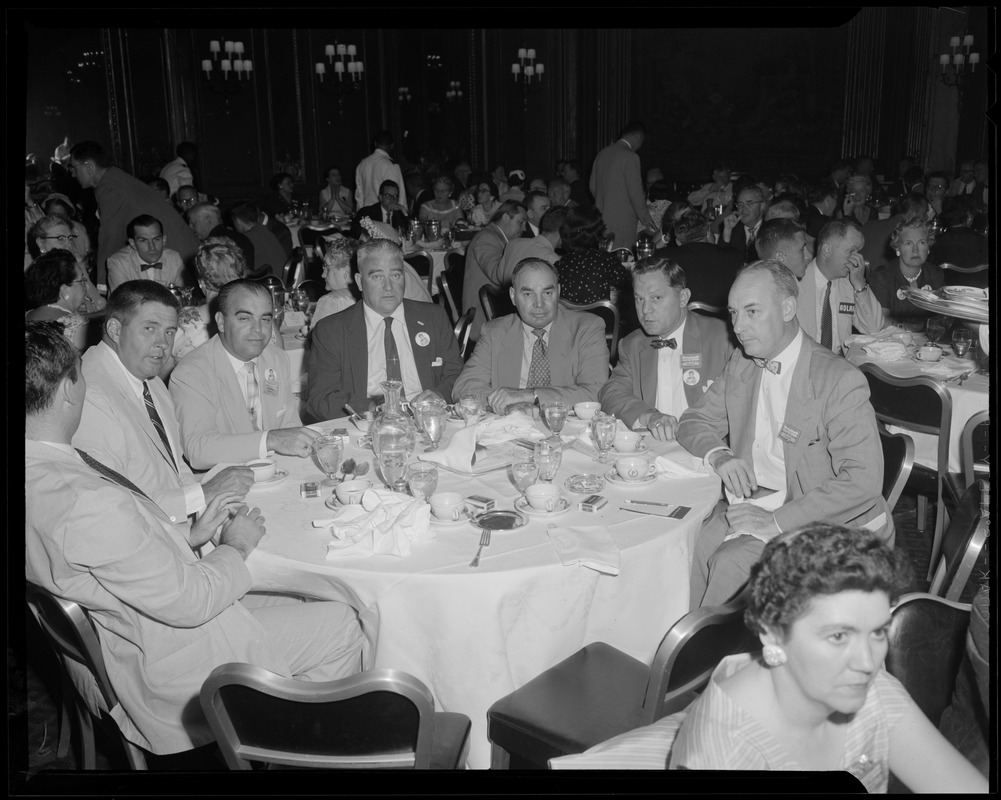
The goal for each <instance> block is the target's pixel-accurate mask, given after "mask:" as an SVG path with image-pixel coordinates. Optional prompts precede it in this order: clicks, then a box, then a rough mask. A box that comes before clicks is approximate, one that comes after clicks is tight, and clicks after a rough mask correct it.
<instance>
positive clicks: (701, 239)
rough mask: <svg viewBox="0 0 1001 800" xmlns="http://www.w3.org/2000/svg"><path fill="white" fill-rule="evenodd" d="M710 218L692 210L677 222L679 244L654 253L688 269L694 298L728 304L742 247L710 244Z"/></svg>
mask: <svg viewBox="0 0 1001 800" xmlns="http://www.w3.org/2000/svg"><path fill="white" fill-rule="evenodd" d="M708 233H709V220H707V219H706V217H705V215H704V214H703V213H702V212H701V211H690V212H688V213H687V214H685V215H684V216H683V217H682V218H681V219H679V220H678V222H677V223H676V224H675V226H674V236H675V239H676V240H677V242H678V245H677V246H676V247H662V248H660V249H658V250H657V252H656V253H655V255H656V256H657V257H658V258H669V259H670V260H671V261H674V262H676V263H677V264H679V265H680V266H681V268H682V269H683V270H684V271H685V280H686V286H687V287H688V291H689V292H690V294H691V299H692V300H697V301H699V302H700V303H708V304H709V305H711V306H718V307H720V308H726V298H727V294H728V293H729V291H730V285H731V284H732V283H733V279H734V277H735V276H736V275H737V270H738V269H740V266H741V264H743V263H744V261H743V256H742V255H741V253H740V251H738V250H734V249H730V248H721V247H717V246H716V245H713V244H709V241H708Z"/></svg>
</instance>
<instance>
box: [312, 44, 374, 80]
mask: <svg viewBox="0 0 1001 800" xmlns="http://www.w3.org/2000/svg"><path fill="white" fill-rule="evenodd" d="M323 55H324V56H325V57H326V59H327V64H330V65H331V66H332V67H333V73H334V74H335V75H336V76H337V82H338V83H343V82H344V75H345V74H347V75H348V77H349V79H350V82H351V83H355V84H357V83H360V82H361V78H362V74H363V73H364V72H365V62H364V61H362V60H361V59H360V58H359V59H356V58H355V56H356V55H358V48H357V47H355V46H354V45H353V44H341V43H340V42H335V43H334V44H328V45H325V46H324V48H323ZM335 58H336V59H337V60H336V61H335V60H334V59H335ZM345 58H346V59H347V61H345V60H344V59H345ZM327 64H324V63H323V62H322V61H317V62H316V67H315V71H316V77H318V78H319V79H320V83H321V84H322V83H323V76H324V75H326V74H327Z"/></svg>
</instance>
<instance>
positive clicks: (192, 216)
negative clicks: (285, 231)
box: [188, 203, 284, 267]
mask: <svg viewBox="0 0 1001 800" xmlns="http://www.w3.org/2000/svg"><path fill="white" fill-rule="evenodd" d="M188 226H189V227H190V228H191V230H192V231H194V233H195V236H197V237H198V241H200V242H204V241H205V240H206V239H210V238H214V237H220V236H221V237H224V238H226V239H229V240H230V241H232V242H233V244H235V245H236V246H237V247H239V248H240V250H241V251H242V252H243V260H244V261H246V262H247V266H248V267H250V266H251V265H253V264H254V255H255V254H254V243H253V242H251V241H250V239H248V238H247V237H246V236H244V235H243V234H242V233H240V232H239V231H235V230H233V229H232V228H229V227H227V226H226V225H224V224H223V221H222V212H221V211H220V210H219V206H217V205H213V204H212V203H195V204H194V205H193V206H191V208H189V209H188ZM283 266H284V265H283Z"/></svg>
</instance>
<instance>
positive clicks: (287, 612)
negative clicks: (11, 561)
mask: <svg viewBox="0 0 1001 800" xmlns="http://www.w3.org/2000/svg"><path fill="white" fill-rule="evenodd" d="M25 356H26V359H25V367H26V370H25V378H26V380H25V443H24V444H25V504H26V517H25V576H26V578H27V579H28V580H29V581H31V582H33V583H35V584H37V585H38V586H41V587H42V588H43V589H45V590H47V591H49V592H50V593H52V594H54V595H55V596H56V597H60V598H64V599H67V600H71V601H73V602H75V603H78V604H80V605H81V606H82V607H83V608H84V610H85V611H86V612H87V613H88V615H89V616H90V618H91V620H93V622H94V623H95V627H96V628H97V633H98V639H99V640H100V645H101V651H102V654H103V656H104V661H105V664H106V665H107V668H108V677H109V679H110V680H111V684H112V686H113V687H114V689H115V693H116V695H117V696H118V701H119V704H118V705H116V706H115V707H114V708H111V709H107V711H108V712H109V713H110V714H111V716H112V718H113V719H114V720H115V722H116V723H117V724H118V726H119V728H120V729H121V731H122V733H123V735H124V736H125V737H126V738H127V739H128V740H129V741H131V742H133V743H134V744H136V745H137V746H139V747H141V748H143V749H145V750H147V751H150V752H152V753H154V754H157V755H167V754H171V753H178V752H181V751H185V750H190V749H192V748H195V747H199V746H201V745H205V744H208V743H210V742H212V741H213V740H214V737H213V735H212V732H211V730H210V729H209V726H208V723H207V722H206V720H205V718H204V716H203V715H202V711H201V705H200V703H199V702H198V696H199V692H200V691H201V687H202V684H203V683H204V681H205V679H206V678H207V677H208V675H209V673H210V672H211V671H212V670H213V669H214V668H215V667H217V666H219V665H221V664H225V663H228V662H233V661H235V662H243V663H250V664H255V665H257V666H260V667H263V668H265V669H268V670H271V671H272V672H276V673H278V674H280V675H283V676H285V677H290V676H302V677H303V678H305V679H306V680H311V681H326V680H336V679H338V678H343V677H348V676H350V675H353V674H355V673H356V672H358V671H359V669H360V667H361V652H362V645H363V641H364V637H363V636H362V634H361V630H360V628H359V625H358V621H357V615H356V614H355V612H354V611H353V609H351V608H349V607H347V606H345V605H343V604H341V603H336V602H329V603H328V602H324V603H320V602H317V603H306V604H298V605H295V606H291V607H290V606H285V607H275V606H272V607H268V608H260V609H256V610H254V611H249V610H248V609H247V608H245V607H244V606H243V605H242V604H241V603H240V597H241V596H242V595H243V594H244V593H245V592H246V591H247V590H248V589H249V588H250V585H251V577H250V572H249V571H248V570H247V567H246V565H245V564H244V562H245V560H246V558H247V556H249V555H250V553H251V552H252V551H253V550H254V548H255V547H256V545H257V542H258V541H259V540H260V538H261V536H262V535H263V533H264V527H263V524H264V519H263V517H262V516H261V515H260V512H259V511H258V510H257V509H248V508H247V507H246V506H244V505H240V504H239V503H238V501H237V500H236V497H235V495H234V494H233V493H224V494H222V495H219V496H218V497H216V498H215V499H214V500H213V501H212V502H211V503H210V504H209V506H208V508H206V510H205V513H204V514H203V515H202V516H201V518H200V519H199V520H198V521H197V522H195V524H194V525H192V526H191V527H190V531H189V527H188V524H187V521H186V520H185V522H184V524H183V525H177V524H174V523H173V522H172V521H171V520H170V519H169V518H168V517H167V516H166V515H165V514H164V512H163V511H162V510H161V509H160V508H159V506H158V505H157V504H156V503H154V502H153V501H152V500H150V499H149V497H148V496H147V495H146V494H145V493H144V492H143V491H142V490H141V489H139V488H138V487H136V486H135V485H134V484H133V483H132V482H131V481H130V480H129V479H128V478H126V477H124V476H123V475H121V474H120V473H119V472H117V471H116V470H112V469H111V468H109V467H108V466H107V465H105V464H102V463H101V462H100V461H98V460H96V459H94V457H93V456H92V455H91V454H90V453H87V452H86V451H84V450H76V449H74V448H73V447H72V446H71V445H70V441H71V439H72V438H73V435H74V432H75V431H76V428H77V424H78V423H79V421H80V414H81V411H82V409H83V406H84V402H85V396H86V392H87V381H86V379H85V378H84V377H83V375H82V372H81V368H80V359H79V355H78V354H77V352H76V350H75V349H74V348H73V347H72V345H70V344H69V342H68V341H67V340H66V339H65V337H64V336H63V333H62V327H61V326H60V325H58V324H55V323H48V322H43V323H31V322H29V323H28V324H27V325H26V326H25ZM220 525H221V526H222V527H221V531H220V533H219V537H218V542H219V544H218V546H217V547H215V548H214V549H213V550H212V551H211V552H210V553H208V555H206V556H205V557H204V558H198V557H197V556H196V555H195V553H194V552H193V550H192V548H193V547H196V546H200V545H203V544H205V543H207V542H208V540H209V538H210V537H212V536H213V535H214V534H215V532H216V529H217V528H219V526H220ZM85 695H86V696H87V697H88V698H92V697H94V695H93V694H91V693H89V692H87V693H85ZM94 702H95V706H94V707H93V708H92V710H93V711H95V712H98V709H97V706H96V703H97V701H94ZM98 713H99V712H98Z"/></svg>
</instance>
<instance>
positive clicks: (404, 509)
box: [313, 488, 434, 559]
mask: <svg viewBox="0 0 1001 800" xmlns="http://www.w3.org/2000/svg"><path fill="white" fill-rule="evenodd" d="M430 519H431V506H429V505H428V504H427V503H425V502H424V501H423V500H418V499H414V498H412V497H408V496H407V495H405V494H400V493H399V492H393V491H390V490H389V489H383V488H378V489H369V490H368V491H367V492H365V494H364V495H363V496H362V499H361V503H360V504H358V505H350V506H344V507H343V508H341V509H340V510H339V511H338V512H337V513H336V514H335V515H334V516H333V518H331V519H318V520H313V527H314V528H327V527H329V528H330V533H331V535H332V536H333V541H331V542H330V543H329V544H327V558H328V559H329V558H336V557H338V556H341V555H389V556H400V557H405V556H409V555H410V552H411V549H410V543H411V542H423V541H427V540H428V539H433V538H434V531H433V530H431V524H430Z"/></svg>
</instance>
